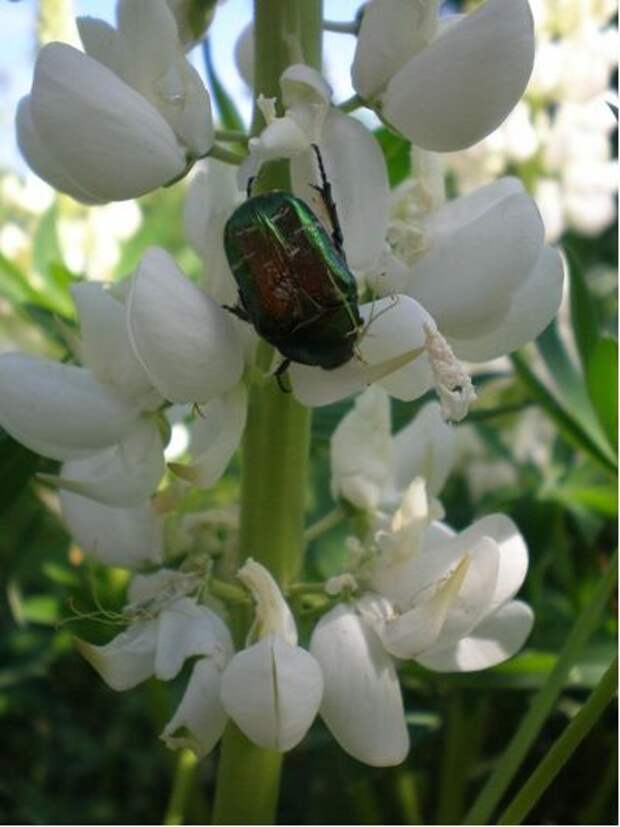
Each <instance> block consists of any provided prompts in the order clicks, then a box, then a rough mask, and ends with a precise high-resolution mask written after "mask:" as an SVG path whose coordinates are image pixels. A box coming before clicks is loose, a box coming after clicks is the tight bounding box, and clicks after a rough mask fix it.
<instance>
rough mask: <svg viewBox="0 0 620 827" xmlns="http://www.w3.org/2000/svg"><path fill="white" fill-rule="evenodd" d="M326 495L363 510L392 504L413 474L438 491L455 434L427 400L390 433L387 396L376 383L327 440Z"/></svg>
mask: <svg viewBox="0 0 620 827" xmlns="http://www.w3.org/2000/svg"><path fill="white" fill-rule="evenodd" d="M330 455H331V487H332V495H333V496H334V497H335V498H337V497H342V498H343V499H345V500H348V501H349V502H350V503H352V504H353V505H355V506H356V507H357V508H361V509H363V510H365V511H375V510H376V509H378V508H380V507H384V506H386V505H390V504H392V503H395V502H396V501H397V500H398V499H400V495H401V494H402V492H403V491H404V489H405V488H406V487H407V486H408V485H409V483H410V482H411V481H412V480H413V479H414V478H415V477H418V476H422V477H424V478H425V479H426V480H427V483H428V488H429V491H430V493H431V494H437V493H439V491H440V489H441V487H442V486H443V484H444V482H445V480H446V478H447V476H448V474H449V472H450V468H451V466H452V464H453V462H454V456H455V434H454V431H453V429H452V428H451V427H450V426H449V425H447V424H446V423H445V421H444V419H443V417H442V415H441V412H440V407H439V405H438V404H437V403H436V402H429V403H428V404H427V405H425V406H424V407H423V408H422V409H421V410H420V411H419V412H418V413H417V414H416V416H415V417H414V419H413V420H412V421H411V422H410V423H409V424H408V425H407V426H406V427H405V428H402V429H401V430H400V431H399V432H398V433H397V434H396V435H395V436H394V437H392V434H391V422H390V401H389V397H388V395H387V394H386V393H385V391H383V390H382V389H381V388H379V387H372V388H369V389H368V390H366V391H364V393H362V394H361V395H360V396H359V397H358V398H357V399H356V401H355V406H354V408H353V409H352V410H351V411H349V413H348V414H346V416H345V417H343V419H342V420H341V421H340V423H339V425H338V427H337V428H336V430H335V431H334V433H333V434H332V437H331V441H330Z"/></svg>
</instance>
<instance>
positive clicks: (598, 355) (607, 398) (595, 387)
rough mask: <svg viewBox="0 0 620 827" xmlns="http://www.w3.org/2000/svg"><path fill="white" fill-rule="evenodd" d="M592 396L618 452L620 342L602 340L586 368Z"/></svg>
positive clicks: (596, 346) (601, 421)
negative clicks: (619, 366) (619, 346)
mask: <svg viewBox="0 0 620 827" xmlns="http://www.w3.org/2000/svg"><path fill="white" fill-rule="evenodd" d="M586 381H587V384H588V393H589V394H590V399H591V400H592V404H593V405H594V409H595V411H596V414H597V416H598V419H599V422H600V423H601V425H602V426H603V428H604V430H605V433H606V434H607V436H608V437H609V440H610V441H611V444H612V445H613V446H614V447H615V448H616V450H617V448H618V342H616V341H615V340H614V339H612V338H610V337H607V336H605V337H603V338H601V339H599V340H598V342H597V343H596V345H595V347H594V350H593V351H592V353H591V355H590V359H589V361H588V363H587V365H586Z"/></svg>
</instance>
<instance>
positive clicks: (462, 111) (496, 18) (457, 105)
mask: <svg viewBox="0 0 620 827" xmlns="http://www.w3.org/2000/svg"><path fill="white" fill-rule="evenodd" d="M533 64H534V30H533V22H532V14H531V11H530V8H529V5H528V3H527V0H487V2H486V3H484V4H483V5H482V6H481V7H480V8H479V9H478V10H477V11H475V12H473V13H472V14H470V15H467V16H465V17H463V18H461V19H460V20H458V21H457V22H456V23H454V25H452V26H449V27H447V28H446V29H445V33H443V34H441V36H439V37H436V38H435V40H433V42H432V43H431V44H430V45H429V46H427V47H426V48H425V49H423V50H422V51H420V52H419V53H418V54H417V55H416V56H415V57H414V58H412V59H411V60H410V61H409V62H408V63H407V64H406V65H405V66H404V67H403V68H402V69H401V70H400V71H399V72H398V73H397V74H396V75H395V76H394V77H393V78H392V80H391V81H390V82H389V84H388V86H387V90H386V92H385V95H384V98H383V103H384V106H383V115H384V116H385V118H386V119H387V120H388V121H389V122H390V123H391V124H392V125H393V126H395V127H396V128H397V129H399V130H400V131H401V132H403V134H405V135H406V136H407V137H408V138H409V139H410V140H411V141H413V143H415V144H417V145H418V146H421V147H424V148H425V149H432V150H435V151H438V152H452V151H455V150H457V149H464V148H465V147H467V146H471V145H472V144H474V143H475V142H476V141H479V140H481V139H482V138H484V137H485V135H488V134H489V133H490V132H492V131H493V130H494V129H496V128H497V127H498V126H499V125H500V124H501V122H502V121H503V120H504V118H505V117H506V116H507V115H508V113H509V112H510V110H511V109H512V108H513V107H514V106H515V104H516V103H517V101H518V100H519V98H520V97H521V95H522V94H523V92H524V90H525V87H526V85H527V82H528V80H529V77H530V74H531V72H532V67H533Z"/></svg>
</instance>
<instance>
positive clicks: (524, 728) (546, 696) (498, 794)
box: [464, 551, 618, 824]
mask: <svg viewBox="0 0 620 827" xmlns="http://www.w3.org/2000/svg"><path fill="white" fill-rule="evenodd" d="M617 576H618V552H617V551H616V553H615V554H614V557H613V560H612V561H611V563H610V565H609V568H608V569H607V571H606V573H605V575H604V576H603V577H602V578H601V580H600V581H599V583H598V586H597V588H596V591H595V592H594V594H593V595H592V600H591V601H590V602H589V603H588V605H587V606H586V607H585V608H584V609H583V611H582V612H581V614H580V615H579V617H578V618H577V621H576V623H575V625H574V626H573V628H572V630H571V632H570V634H569V635H568V637H567V638H566V643H565V644H564V647H563V649H562V652H561V654H560V657H559V659H558V661H557V663H556V665H555V668H554V669H553V671H552V672H551V674H550V675H549V678H548V680H547V682H546V683H545V685H544V686H543V687H542V689H540V691H539V692H538V693H537V694H536V695H535V696H534V699H533V701H532V703H531V705H530V708H529V710H528V712H527V713H526V715H525V716H524V717H523V719H522V721H521V724H520V726H519V728H518V729H517V731H516V732H515V734H514V736H513V737H512V739H511V741H510V743H509V744H508V746H507V747H506V750H505V751H504V753H503V755H502V756H501V757H500V759H499V760H498V762H497V764H496V766H495V769H494V771H493V772H492V773H491V775H490V777H489V778H488V779H487V782H486V784H485V785H484V786H483V788H482V790H481V792H480V794H479V795H478V797H477V798H476V801H475V802H474V804H473V806H472V808H471V809H470V811H469V812H468V813H467V816H466V817H465V821H464V824H488V823H489V819H490V818H491V816H492V815H493V812H494V810H495V807H496V806H497V804H498V803H499V801H500V800H501V798H502V796H503V795H504V793H505V792H506V790H507V789H508V786H509V785H510V783H511V782H512V780H513V778H514V777H515V774H516V773H517V771H518V769H519V767H520V766H521V764H522V763H523V760H524V758H525V756H526V755H527V754H528V752H529V751H530V749H531V747H532V745H533V744H534V742H535V740H536V738H537V736H538V733H539V732H540V730H541V729H542V726H543V724H544V723H545V721H546V720H547V718H548V716H549V714H550V713H551V711H552V710H553V708H554V706H555V703H556V701H557V699H558V696H559V695H560V692H561V691H562V688H563V686H564V684H565V682H566V679H567V677H568V674H569V672H570V670H571V668H572V667H573V666H574V664H575V663H576V662H577V659H578V658H579V655H580V653H581V652H582V650H583V647H584V646H585V644H586V642H587V640H588V638H589V637H590V636H591V635H592V633H593V632H594V630H595V629H596V627H597V626H598V624H599V621H600V617H601V615H602V613H603V610H604V609H605V607H606V605H607V601H608V600H609V597H610V595H611V593H612V591H613V590H614V588H615V586H616V579H617Z"/></svg>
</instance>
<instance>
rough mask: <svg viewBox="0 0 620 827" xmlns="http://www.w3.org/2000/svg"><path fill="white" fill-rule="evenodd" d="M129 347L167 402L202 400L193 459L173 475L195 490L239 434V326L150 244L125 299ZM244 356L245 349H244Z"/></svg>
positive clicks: (221, 466)
mask: <svg viewBox="0 0 620 827" xmlns="http://www.w3.org/2000/svg"><path fill="white" fill-rule="evenodd" d="M127 326H128V330H129V338H130V340H131V344H132V346H133V350H134V352H135V354H136V356H137V358H138V359H139V361H140V364H141V365H142V366H143V367H144V370H145V371H146V373H147V375H148V376H149V378H150V381H151V382H152V383H153V385H155V387H156V388H157V389H158V390H159V391H160V393H161V394H162V396H163V397H165V398H166V399H168V400H170V401H171V402H193V403H198V404H201V405H202V404H203V405H204V407H203V408H200V409H199V411H198V418H197V419H196V421H195V423H194V425H193V427H192V432H193V437H192V453H193V455H194V456H193V463H192V464H191V465H189V466H182V465H179V464H173V465H172V468H173V470H174V471H175V473H176V474H178V475H179V476H181V477H183V478H184V479H186V480H188V481H189V482H192V483H195V484H198V485H201V486H203V487H210V486H212V485H213V484H214V483H215V482H217V480H218V479H219V477H220V476H221V475H222V473H223V472H224V471H225V469H226V466H227V465H228V462H229V460H230V458H231V457H232V455H233V454H234V452H235V451H236V450H237V447H238V445H239V442H240V441H241V437H242V434H243V430H244V427H245V420H246V410H247V393H246V389H245V385H244V384H243V380H242V376H243V370H244V357H245V356H246V354H245V353H244V345H245V344H246V343H244V341H243V337H242V335H240V334H239V329H240V327H245V325H244V324H243V323H241V322H240V321H239V320H237V319H235V318H234V317H233V316H232V315H231V314H229V313H227V312H226V311H225V310H223V309H222V308H221V307H220V306H219V305H218V304H216V303H215V301H213V299H212V298H211V297H210V296H209V295H208V294H207V293H206V292H204V291H203V290H201V289H200V288H199V287H197V286H196V285H195V284H193V283H192V282H191V281H190V280H189V279H187V278H186V277H185V276H184V275H183V273H182V272H181V271H180V270H179V268H178V267H177V266H176V264H175V262H174V261H173V259H172V258H171V257H170V256H169V255H168V254H167V253H166V252H165V251H164V250H161V249H158V248H151V249H150V250H148V251H147V252H146V254H145V255H144V257H143V258H142V261H141V263H140V265H139V267H138V270H137V271H136V273H135V275H134V277H133V280H132V284H131V289H130V292H129V297H128V299H127ZM248 355H250V354H248Z"/></svg>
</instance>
